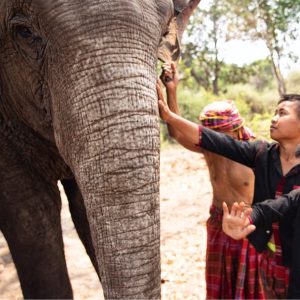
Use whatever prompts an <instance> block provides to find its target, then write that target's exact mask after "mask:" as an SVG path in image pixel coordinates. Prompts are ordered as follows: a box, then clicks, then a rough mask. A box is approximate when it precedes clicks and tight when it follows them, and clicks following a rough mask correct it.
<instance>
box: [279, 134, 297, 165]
mask: <svg viewBox="0 0 300 300" xmlns="http://www.w3.org/2000/svg"><path fill="white" fill-rule="evenodd" d="M299 152H300V139H299V140H296V141H285V142H283V143H280V158H281V159H282V160H284V161H286V162H288V161H295V160H299V162H300V153H299Z"/></svg>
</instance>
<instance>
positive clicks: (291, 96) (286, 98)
mask: <svg viewBox="0 0 300 300" xmlns="http://www.w3.org/2000/svg"><path fill="white" fill-rule="evenodd" d="M284 101H293V102H297V104H298V118H299V119H300V95H299V94H285V95H282V96H281V97H280V100H279V101H278V103H277V104H279V103H281V102H284Z"/></svg>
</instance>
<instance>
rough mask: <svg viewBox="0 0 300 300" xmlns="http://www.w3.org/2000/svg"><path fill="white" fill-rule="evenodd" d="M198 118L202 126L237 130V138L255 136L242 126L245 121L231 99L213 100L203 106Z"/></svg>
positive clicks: (246, 138) (251, 137) (248, 138)
mask: <svg viewBox="0 0 300 300" xmlns="http://www.w3.org/2000/svg"><path fill="white" fill-rule="evenodd" d="M199 119H200V121H201V124H202V125H203V126H205V127H208V128H211V129H218V130H221V131H237V132H238V139H239V140H244V141H248V140H250V139H253V138H255V135H254V134H253V132H252V131H251V130H250V129H249V128H248V127H245V126H244V124H245V121H244V119H243V118H242V117H241V116H240V114H239V111H238V109H237V107H236V106H235V104H234V102H233V101H232V100H222V101H215V102H213V103H211V104H209V105H207V106H205V107H204V109H203V110H202V113H201V114H200V116H199Z"/></svg>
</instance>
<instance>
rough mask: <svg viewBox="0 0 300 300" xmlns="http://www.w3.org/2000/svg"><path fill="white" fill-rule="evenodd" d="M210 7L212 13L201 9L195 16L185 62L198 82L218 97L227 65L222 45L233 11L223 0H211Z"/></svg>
mask: <svg viewBox="0 0 300 300" xmlns="http://www.w3.org/2000/svg"><path fill="white" fill-rule="evenodd" d="M209 4H210V5H209V8H208V9H202V8H201V5H200V7H198V9H197V10H196V12H195V13H194V15H193V17H192V20H191V22H190V25H189V26H188V29H187V33H188V36H187V38H186V40H187V41H186V42H185V48H184V51H183V56H182V58H183V62H184V64H185V66H186V67H187V68H189V69H190V75H191V76H192V77H193V78H194V79H195V80H196V82H197V83H198V84H199V85H201V86H203V87H204V88H205V89H206V90H208V89H211V90H212V92H213V93H214V94H215V95H218V94H219V76H220V70H221V65H222V63H223V62H222V60H221V59H220V56H219V51H220V46H219V45H220V43H221V42H223V41H224V40H225V37H226V35H225V32H224V27H225V24H226V22H227V20H226V14H227V12H228V11H229V9H228V6H227V3H226V1H223V0H210V1H209Z"/></svg>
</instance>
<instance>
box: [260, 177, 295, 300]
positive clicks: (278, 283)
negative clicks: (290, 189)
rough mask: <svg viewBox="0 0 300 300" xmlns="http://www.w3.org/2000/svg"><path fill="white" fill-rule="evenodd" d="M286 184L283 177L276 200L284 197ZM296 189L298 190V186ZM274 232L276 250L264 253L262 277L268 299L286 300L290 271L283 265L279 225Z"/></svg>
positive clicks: (274, 224) (273, 226) (268, 250)
mask: <svg viewBox="0 0 300 300" xmlns="http://www.w3.org/2000/svg"><path fill="white" fill-rule="evenodd" d="M284 184H285V177H284V176H283V177H282V178H281V180H280V182H279V184H278V186H277V189H276V194H275V198H277V197H279V196H281V195H282V193H283V187H284ZM295 188H298V186H296V187H294V189H295ZM274 201H276V200H274ZM272 230H273V235H274V241H275V247H276V250H275V252H272V251H271V250H270V249H269V248H268V249H266V250H265V251H264V252H263V253H262V258H261V268H260V275H261V278H262V282H263V286H264V290H265V294H266V298H268V299H286V297H287V291H288V285H289V269H288V268H287V267H285V266H283V265H282V249H281V241H280V238H279V226H278V223H273V224H272Z"/></svg>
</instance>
